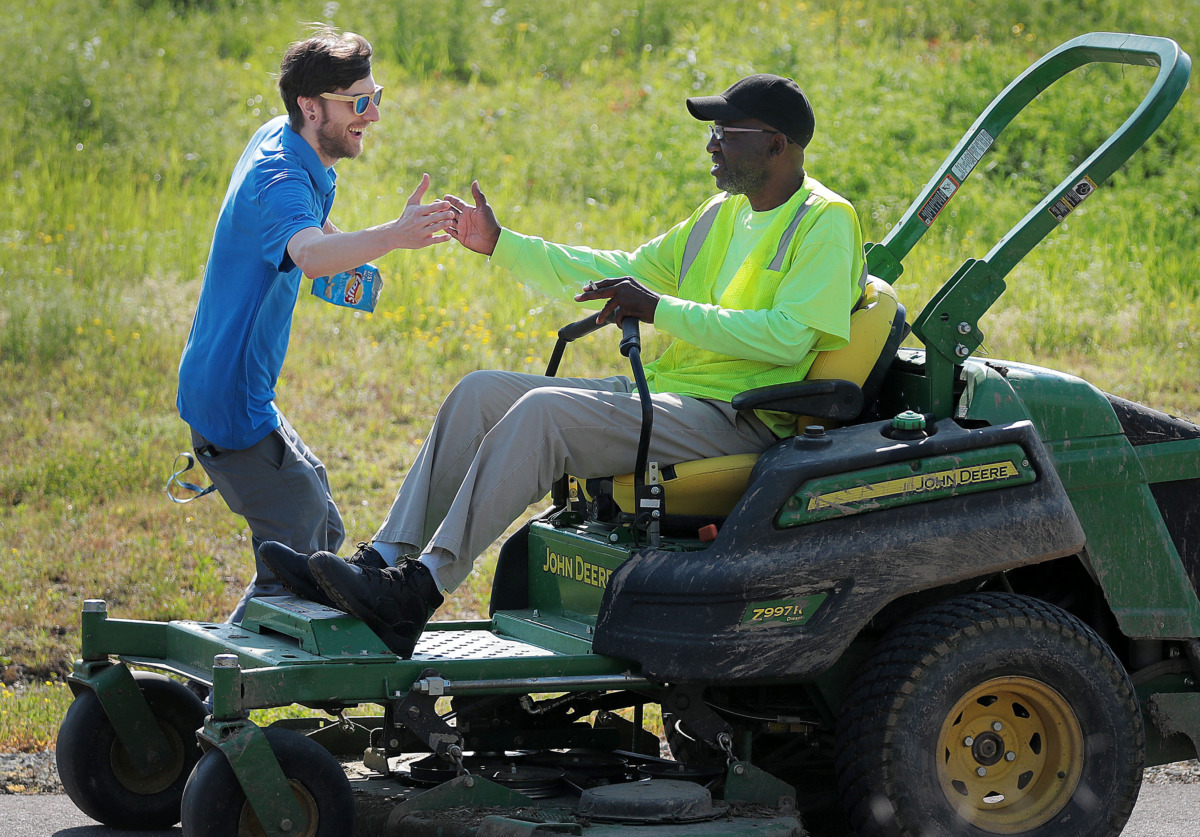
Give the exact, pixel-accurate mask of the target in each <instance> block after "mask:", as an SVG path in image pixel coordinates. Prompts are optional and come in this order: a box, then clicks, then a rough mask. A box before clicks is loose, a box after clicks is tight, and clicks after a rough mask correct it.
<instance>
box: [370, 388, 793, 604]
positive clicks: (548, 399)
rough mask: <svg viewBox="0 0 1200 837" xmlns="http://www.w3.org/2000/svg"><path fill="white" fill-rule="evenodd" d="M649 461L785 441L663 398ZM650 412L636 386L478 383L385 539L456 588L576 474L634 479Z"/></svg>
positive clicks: (704, 407) (420, 468) (455, 410)
mask: <svg viewBox="0 0 1200 837" xmlns="http://www.w3.org/2000/svg"><path fill="white" fill-rule="evenodd" d="M653 401H654V435H653V437H652V439H651V443H650V459H651V461H656V462H658V463H659V464H660V465H662V466H664V467H665V466H667V465H674V464H676V463H679V462H686V461H689V460H692V459H705V458H708V457H712V456H724V455H727V454H736V453H759V452H761V451H762V450H764V449H765V448H766V447H767V446H768V445H770V444H771V443H772V442H774V441H776V437H775V435H774V434H773V433H772V432H771V431H770V430H769V429H768V428H767V426H766V425H764V424H763V423H762V422H761V421H759V419H758V418H757V417H756V416H754V414H753V413H748V412H747V413H739V412H738V411H737V410H734V409H733V407H732V406H730V405H729V404H728V403H726V402H723V401H710V400H706V399H700V398H691V397H689V396H683V395H673V394H670V393H668V394H665V395H655V396H654V397H653ZM641 421H642V412H641V405H640V402H639V401H638V397H637V393H636V391H633V385H632V382H631V381H630V380H629V379H628V378H625V377H623V376H618V377H613V378H603V379H593V378H547V377H544V376H541V375H525V374H521V373H517V372H496V371H483V372H472V373H471V374H470V375H467V377H465V378H463V380H462V381H461V382H460V383H459V384H458V386H456V387H455V388H454V390H453V391H452V392H451V393H450V395H449V396H447V398H446V400H445V401H444V402H443V403H442V406H441V409H440V410H439V411H438V415H437V418H436V419H435V420H434V423H433V429H432V430H431V431H430V432H429V436H428V438H426V440H425V444H424V445H423V446H422V447H421V451H420V453H418V454H417V458H416V461H414V462H413V465H412V468H411V469H410V470H409V472H408V476H406V477H405V478H404V482H403V484H402V485H401V486H400V491H399V492H398V493H397V495H396V500H395V502H394V503H393V504H392V508H391V511H390V512H389V513H388V516H387V519H386V520H385V521H384V522H383V525H382V526H380V528H379V531H378V532H377V533H376V534H375V538H374V539H375V540H377V541H383V542H386V543H398V544H401V548H402V550H404V551H405V552H413V553H416V552H432V553H433V554H434V555H436V556H438V558H439V561H440V563H439V568H438V575H439V580H440V581H441V583H442V585H443V586H445V587H446V588H447V589H451V590H452V589H454V588H455V587H457V586H458V585H459V584H461V583H462V581H463V579H465V578H466V577H467V575H468V574H470V572H471V568H472V566H473V564H474V561H475V559H476V558H477V557H479V555H481V554H482V553H483V551H484V550H485V549H487V547H488V546H489V545H490V544H491V543H492V542H493V541H494V540H495V539H496V538H498V537H499V536H500V535H501V534H503V532H504V530H505V529H506V528H508V526H509V525H510V524H511V523H513V521H515V520H516V519H517V518H518V517H520V515H521V514H522V513H523V512H524V511H525V510H526V508H528V506H529V505H530V504H531V503H535V502H537V501H538V500H540V499H541V498H542V497H544V496H545V495H546V493H547V492H548V491H549V490H550V487H551V486H552V485H553V483H554V481H555V480H556V479H557V478H558V477H560V476H561V475H563V474H564V473H569V474H571V475H573V476H576V477H579V478H581V479H588V478H592V477H606V476H612V475H615V474H627V473H629V472H631V471H633V470H634V467H635V465H634V463H635V460H636V458H637V445H638V434H639V432H640V430H641Z"/></svg>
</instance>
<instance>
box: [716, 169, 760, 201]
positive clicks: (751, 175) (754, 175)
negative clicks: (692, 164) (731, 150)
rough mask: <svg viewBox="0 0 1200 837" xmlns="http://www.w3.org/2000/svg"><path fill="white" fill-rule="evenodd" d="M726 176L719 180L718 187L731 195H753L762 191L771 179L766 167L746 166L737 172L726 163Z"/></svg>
mask: <svg viewBox="0 0 1200 837" xmlns="http://www.w3.org/2000/svg"><path fill="white" fill-rule="evenodd" d="M725 165H726V168H725V175H724V176H723V177H718V178H717V187H718V188H720V189H724V190H725V191H726V192H728V193H729V194H731V195H752V194H755V193H757V192H759V191H761V190H762V188H763V187H764V186H766V185H767V181H768V180H769V179H770V174H769V173H768V172H767V167H766V166H764V165H746V166H742V167H740V168H739V169H738V170H737V171H734V170H733V169H731V168H729V163H728V162H726V164H725Z"/></svg>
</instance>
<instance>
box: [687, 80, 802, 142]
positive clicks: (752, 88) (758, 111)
mask: <svg viewBox="0 0 1200 837" xmlns="http://www.w3.org/2000/svg"><path fill="white" fill-rule="evenodd" d="M687 106H688V110H689V111H690V112H691V114H692V116H694V117H696V118H697V119H699V120H702V121H704V122H716V121H733V120H737V119H761V120H762V121H763V122H766V123H767V124H768V125H770V126H771V127H772V128H774V129H775V130H776V131H779V132H780V133H781V134H783V135H784V136H786V137H787V138H788V139H790V140H791V141H792V142H794V143H796V144H797V145H799V146H800V147H801V148H804V147H806V146H807V145H808V142H809V140H811V139H812V135H813V126H814V124H815V122H816V120H815V119H814V118H813V110H812V105H810V104H809V103H808V97H807V96H805V95H804V91H803V90H801V89H800V85H798V84H796V82H794V81H792V80H791V79H790V78H784V77H783V76H773V75H770V74H769V73H758V74H756V75H752V76H746V78H744V79H742V80H741V81H739V82H736V83H735V84H733V85H732V86H730V88H729V89H728V90H726V91H725V92H724V93H722V94H720V95H719V96H696V97H694V98H691V99H688V100H687Z"/></svg>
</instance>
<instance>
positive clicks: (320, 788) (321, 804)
mask: <svg viewBox="0 0 1200 837" xmlns="http://www.w3.org/2000/svg"><path fill="white" fill-rule="evenodd" d="M263 733H264V734H265V735H266V737H267V743H268V744H270V745H271V750H272V752H274V753H275V758H276V759H278V760H279V766H280V767H281V768H282V769H283V773H284V776H286V777H287V780H288V783H289V784H290V785H291V789H292V793H293V794H295V796H296V802H297V803H299V805H300V808H301V810H302V811H303V812H304V815H305V818H306V819H307V823H308V824H307V825H306V826H305V827H304V828H303V829H295V830H294V831H292V830H289V831H288V833H289V834H292V835H294V837H344V835H347V834H352V833H353V832H354V797H353V794H352V792H351V790H350V781H349V779H347V778H346V774H345V772H344V771H343V770H342V766H341V765H340V764H338V761H337V759H335V758H334V757H333V756H332V755H330V753H329V751H328V750H326V749H325V748H324V747H322V746H321V745H320V744H317V743H316V742H315V741H313V740H312V739H310V738H308V737H306V736H304V735H301V734H300V733H298V732H295V731H293V730H288V729H266V730H263ZM263 833H264V831H263V827H262V824H261V823H260V822H259V819H258V815H257V814H255V813H254V809H253V808H252V807H251V806H250V803H249V801H248V800H247V799H246V792H245V791H244V790H243V789H242V786H241V783H240V782H239V781H238V778H237V775H236V774H235V773H234V772H233V768H232V767H230V765H229V760H228V759H227V758H226V757H225V754H224V753H223V752H221V750H219V749H218V748H216V747H214V748H212V749H211V750H209V751H208V752H207V753H205V754H204V756H203V758H201V759H200V763H199V764H197V765H196V769H195V770H194V771H193V772H192V776H191V778H190V779H188V783H187V787H186V788H185V789H184V791H183V835H184V837H259V835H262V834H263Z"/></svg>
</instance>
